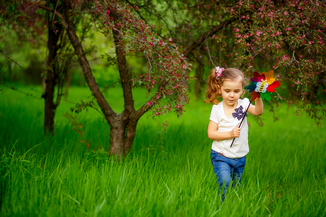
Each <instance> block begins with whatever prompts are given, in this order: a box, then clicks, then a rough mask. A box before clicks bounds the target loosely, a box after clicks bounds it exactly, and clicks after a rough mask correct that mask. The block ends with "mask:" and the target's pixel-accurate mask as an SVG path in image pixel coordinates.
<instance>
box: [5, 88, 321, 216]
mask: <svg viewBox="0 0 326 217" xmlns="http://www.w3.org/2000/svg"><path fill="white" fill-rule="evenodd" d="M20 89H22V90H24V92H28V93H30V95H33V96H34V97H36V98H33V97H32V96H30V95H29V96H26V95H25V94H22V93H20V92H18V91H13V90H11V89H9V88H8V87H3V90H2V92H1V93H0V102H1V103H0V173H1V176H0V177H1V182H0V187H1V188H0V192H1V194H0V196H1V198H0V199H1V209H0V215H1V216H196V217H197V216H205V217H208V216H326V162H325V157H326V155H325V153H326V136H325V130H326V126H325V124H326V122H325V121H323V122H322V124H321V125H320V126H317V125H316V124H315V122H314V121H313V120H311V119H310V118H309V117H308V116H307V115H306V114H305V113H302V115H300V116H296V112H295V110H294V109H293V108H289V109H288V108H287V107H286V104H282V103H281V104H280V106H279V107H277V108H276V114H277V117H278V118H279V120H278V121H276V122H274V121H273V118H272V114H271V112H270V111H269V105H268V103H265V112H264V114H263V115H262V119H263V123H264V126H263V127H261V126H259V125H258V124H257V122H256V121H255V119H254V118H253V117H252V116H250V115H249V116H248V121H249V122H250V129H249V144H250V152H249V154H248V155H247V164H246V168H245V171H244V175H243V179H242V184H241V187H240V188H237V189H230V191H229V194H228V195H227V196H226V199H225V202H224V203H222V202H221V198H220V195H219V194H218V189H217V185H216V177H215V175H214V174H213V169H212V165H211V162H210V149H211V141H210V140H209V139H208V138H207V124H208V118H209V115H210V110H211V105H208V104H205V103H203V101H202V100H196V99H194V97H192V99H191V101H190V104H189V105H187V106H186V107H185V110H186V112H185V113H184V114H183V115H182V116H180V117H179V118H177V117H176V116H175V115H174V114H167V115H165V116H163V117H162V118H159V119H156V120H154V119H152V118H151V117H150V116H148V115H145V116H144V117H142V118H141V120H140V122H139V124H138V127H137V135H136V138H135V140H134V143H133V147H132V151H131V153H130V154H129V155H128V156H127V158H126V159H125V160H124V161H122V162H117V161H115V160H114V159H111V158H109V157H108V156H107V153H106V152H105V150H108V148H109V126H108V124H107V123H106V122H103V119H102V117H101V115H100V114H99V113H98V112H97V111H95V110H94V109H89V111H88V112H86V111H84V112H82V113H81V114H79V115H78V120H79V121H80V123H81V124H82V125H83V130H84V131H85V134H84V137H85V139H86V140H88V141H90V144H91V147H90V149H89V150H88V149H87V147H86V146H85V145H84V144H82V143H81V142H80V140H81V139H82V138H81V136H80V135H79V134H77V133H76V132H75V131H73V130H72V125H71V124H70V123H69V122H68V120H67V119H66V118H65V117H64V113H66V112H69V109H70V107H73V106H74V104H73V103H71V102H75V103H76V102H80V100H85V101H87V100H90V98H89V97H88V96H89V95H90V93H89V90H88V89H87V88H81V87H71V89H70V94H69V96H68V99H67V101H63V102H61V104H60V105H59V107H58V109H57V113H56V117H55V133H54V135H53V136H46V137H44V136H43V128H42V124H43V106H44V102H43V100H41V99H39V98H40V95H41V87H31V86H30V87H20ZM109 93H110V95H108V94H107V98H108V100H109V102H111V103H113V107H114V109H116V110H118V111H121V108H122V103H123V102H122V101H121V99H120V97H121V95H122V93H121V92H119V91H118V90H111V89H110V90H109ZM134 95H135V96H136V105H137V106H140V105H141V104H142V102H144V100H145V97H144V92H142V91H141V90H140V91H139V92H137V91H136V90H135V93H134ZM165 120H168V122H169V127H168V128H167V129H166V131H165V130H164V129H163V128H162V127H161V126H160V122H163V121H165Z"/></svg>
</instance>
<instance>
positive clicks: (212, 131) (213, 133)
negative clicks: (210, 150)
mask: <svg viewBox="0 0 326 217" xmlns="http://www.w3.org/2000/svg"><path fill="white" fill-rule="evenodd" d="M217 129H218V124H217V123H215V122H214V121H209V124H208V130H207V135H208V138H209V139H211V140H217V141H218V140H225V139H230V138H237V137H239V136H240V128H238V127H236V128H234V129H233V130H232V131H229V132H217Z"/></svg>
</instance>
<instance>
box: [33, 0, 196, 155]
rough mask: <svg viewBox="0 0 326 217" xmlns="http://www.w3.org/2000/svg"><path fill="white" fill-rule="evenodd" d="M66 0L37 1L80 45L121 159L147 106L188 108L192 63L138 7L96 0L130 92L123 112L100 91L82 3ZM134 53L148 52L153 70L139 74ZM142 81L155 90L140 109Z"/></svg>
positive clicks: (100, 23) (158, 110)
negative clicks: (132, 67) (131, 61)
mask: <svg viewBox="0 0 326 217" xmlns="http://www.w3.org/2000/svg"><path fill="white" fill-rule="evenodd" d="M63 4H65V7H66V8H67V10H66V11H64V13H59V12H58V11H57V10H55V9H54V8H52V7H50V6H47V5H44V4H42V2H39V3H37V4H35V5H36V6H37V7H39V8H41V9H44V10H46V11H49V12H51V13H53V14H55V16H57V17H59V18H60V22H61V24H62V25H63V26H64V28H65V29H66V31H67V34H68V36H69V39H70V41H71V44H72V45H73V47H74V49H75V53H76V55H77V57H78V60H79V62H80V65H81V67H82V70H83V74H84V77H85V80H86V82H87V84H88V86H89V88H90V90H91V91H92V94H93V96H94V98H95V99H96V101H97V103H98V105H99V107H100V108H101V111H102V113H103V115H104V116H105V119H106V120H107V122H108V124H109V125H110V155H115V156H117V157H118V159H120V158H121V157H123V156H125V155H127V154H128V153H129V151H130V148H131V145H132V142H133V139H134V137H135V132H136V126H137V122H138V120H139V119H140V117H141V116H142V115H143V114H144V113H145V112H147V111H149V110H150V109H152V111H153V114H154V115H161V114H164V113H165V112H169V111H171V110H174V111H175V112H177V113H182V110H183V105H182V104H180V103H179V99H180V96H183V97H184V98H185V99H186V100H187V97H186V88H187V87H186V86H185V85H183V84H182V83H181V79H187V71H189V70H190V65H189V63H188V62H187V61H186V60H185V57H184V55H183V54H182V53H180V52H178V51H177V49H176V48H175V46H174V45H173V44H172V43H170V42H169V41H164V40H163V39H161V38H159V37H158V36H157V35H156V34H155V33H154V32H152V31H151V28H150V27H149V26H148V25H147V24H145V23H144V22H143V21H141V20H139V18H138V17H137V16H136V15H135V13H134V12H133V8H132V7H130V6H126V5H124V4H122V3H120V2H118V1H94V2H93V3H92V4H89V5H88V8H89V9H90V12H91V14H92V15H93V16H94V17H95V18H96V20H97V21H96V24H97V27H98V29H99V30H100V31H101V32H102V33H103V34H105V35H107V36H108V37H113V41H114V45H115V50H116V56H117V65H118V68H119V74H120V78H121V85H122V89H123V96H124V110H123V112H122V113H120V114H118V113H116V112H115V111H114V110H113V109H112V108H111V106H110V105H109V103H108V102H107V101H106V100H105V98H104V96H103V94H102V92H101V91H100V89H99V87H98V85H97V83H96V81H95V79H94V76H93V74H92V69H91V67H90V65H89V62H88V60H87V58H86V55H85V52H84V50H83V47H82V44H81V43H80V41H79V38H78V36H77V34H76V31H75V29H74V26H73V25H72V21H73V19H74V14H75V10H78V8H79V7H80V6H79V4H82V3H81V2H79V1H66V2H64V3H63ZM85 4H88V3H87V2H85ZM128 53H131V54H134V55H143V56H145V57H146V58H147V59H148V62H149V65H150V70H149V71H148V72H146V73H145V74H143V75H141V76H140V77H135V76H133V74H132V72H130V71H129V70H128V67H127V61H126V55H127V54H128ZM136 81H138V82H140V83H142V84H143V85H144V86H145V87H146V88H147V89H148V92H149V99H148V101H147V102H146V103H145V104H144V105H143V106H142V107H141V108H140V109H138V110H136V109H135V106H134V99H133V95H132V87H133V83H134V82H136Z"/></svg>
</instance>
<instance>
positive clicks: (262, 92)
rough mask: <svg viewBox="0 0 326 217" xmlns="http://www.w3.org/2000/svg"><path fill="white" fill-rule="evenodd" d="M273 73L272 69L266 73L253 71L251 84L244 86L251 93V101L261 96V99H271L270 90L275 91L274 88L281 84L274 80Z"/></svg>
mask: <svg viewBox="0 0 326 217" xmlns="http://www.w3.org/2000/svg"><path fill="white" fill-rule="evenodd" d="M273 75H274V71H273V70H270V71H269V72H267V73H266V74H265V72H263V73H262V74H259V73H258V72H254V77H253V78H251V84H249V85H247V86H245V89H247V90H249V92H250V93H252V94H251V95H252V99H251V102H252V101H254V100H255V99H256V98H258V97H261V99H262V100H263V99H266V100H268V101H270V100H271V92H275V88H277V87H279V86H280V85H281V83H280V82H279V81H275V78H273Z"/></svg>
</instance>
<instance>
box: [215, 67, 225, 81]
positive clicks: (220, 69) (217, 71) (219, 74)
mask: <svg viewBox="0 0 326 217" xmlns="http://www.w3.org/2000/svg"><path fill="white" fill-rule="evenodd" d="M215 70H216V79H217V78H218V77H220V76H221V74H222V72H223V70H224V68H220V67H219V66H217V67H215Z"/></svg>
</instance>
